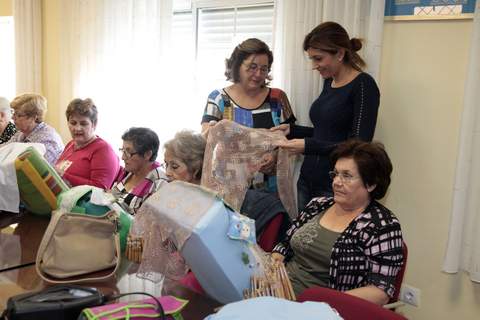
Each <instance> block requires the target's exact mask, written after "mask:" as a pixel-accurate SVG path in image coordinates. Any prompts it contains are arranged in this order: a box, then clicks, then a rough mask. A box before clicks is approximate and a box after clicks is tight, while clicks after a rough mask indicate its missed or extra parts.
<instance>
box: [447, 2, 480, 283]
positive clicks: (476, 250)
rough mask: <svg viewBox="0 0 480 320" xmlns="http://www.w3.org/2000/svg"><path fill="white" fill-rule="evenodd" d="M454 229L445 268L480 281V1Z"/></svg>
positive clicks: (452, 221) (467, 85)
mask: <svg viewBox="0 0 480 320" xmlns="http://www.w3.org/2000/svg"><path fill="white" fill-rule="evenodd" d="M467 70H468V71H467V78H466V82H465V98H464V107H463V114H462V123H461V132H460V141H459V150H458V158H457V170H456V178H455V185H454V190H453V205H452V215H451V218H450V232H449V236H448V244H447V250H446V255H445V261H444V264H443V270H444V271H445V272H448V273H456V272H458V271H460V270H464V271H467V272H468V273H469V275H470V279H471V280H472V281H475V282H480V197H479V195H480V110H479V108H478V103H479V101H480V2H479V1H477V4H476V10H475V16H474V20H473V36H472V42H471V49H470V61H469V67H468V69H467Z"/></svg>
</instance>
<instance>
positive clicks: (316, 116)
mask: <svg viewBox="0 0 480 320" xmlns="http://www.w3.org/2000/svg"><path fill="white" fill-rule="evenodd" d="M331 85H332V79H327V80H325V83H324V85H323V90H322V93H321V94H320V96H319V97H318V98H317V99H316V100H315V101H314V102H313V104H312V106H311V108H310V120H311V121H312V124H313V128H310V127H303V126H297V125H293V124H292V125H291V133H290V135H289V138H305V160H304V162H303V165H302V170H301V177H302V178H303V179H305V180H306V181H307V182H309V183H312V184H313V185H314V186H315V189H320V190H322V191H326V192H331V190H332V186H331V179H330V177H329V176H328V171H330V170H332V168H333V164H331V163H330V159H329V155H330V153H331V152H332V150H333V149H334V148H335V147H336V145H337V144H338V143H340V142H343V141H345V140H348V139H349V138H354V137H356V138H359V139H362V140H365V141H371V140H372V138H373V134H374V133H375V125H376V122H377V113H378V106H379V102H380V92H379V90H378V87H377V84H376V83H375V80H374V79H373V78H372V77H371V76H370V75H369V74H367V73H360V74H359V75H358V76H357V77H356V78H355V79H353V80H352V81H351V82H350V83H348V84H346V85H344V86H342V87H339V88H332V86H331Z"/></svg>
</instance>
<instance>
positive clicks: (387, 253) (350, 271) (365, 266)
mask: <svg viewBox="0 0 480 320" xmlns="http://www.w3.org/2000/svg"><path fill="white" fill-rule="evenodd" d="M333 204H334V201H333V198H331V197H321V198H314V199H312V201H310V203H309V204H308V205H307V206H306V207H305V210H304V211H303V212H302V213H301V214H300V215H299V217H298V218H297V219H295V220H294V221H293V223H292V226H291V227H290V229H289V230H288V231H287V233H286V237H285V239H284V240H283V241H282V242H281V243H279V244H278V245H277V246H276V247H275V248H274V249H273V252H278V253H280V254H282V255H284V256H286V258H287V261H288V260H289V258H291V257H292V254H293V252H292V249H291V247H290V239H291V238H292V236H293V234H294V233H295V232H296V231H297V230H298V229H299V228H300V227H301V226H303V225H304V224H305V223H306V222H308V221H309V220H311V219H312V218H313V217H315V216H317V215H318V214H322V213H323V212H325V210H327V209H328V208H330V207H331V206H332V205H333ZM402 246H403V239H402V231H401V228H400V223H399V221H398V219H397V218H396V217H395V215H394V214H393V213H392V212H391V211H390V210H388V209H387V208H385V207H384V206H382V205H381V204H380V203H378V202H377V201H372V202H371V203H370V204H369V205H368V207H367V208H366V209H365V210H364V211H363V212H362V213H361V214H360V215H359V216H358V217H356V218H355V219H354V220H353V221H352V222H351V223H350V224H349V225H348V227H347V228H346V229H345V230H344V231H343V232H342V234H341V235H340V236H339V237H338V239H337V241H336V242H335V244H334V245H333V248H332V252H331V256H330V271H329V274H330V281H329V287H331V288H333V289H336V290H340V291H346V290H351V289H355V288H359V287H364V286H367V285H373V286H375V287H377V288H379V289H381V290H383V291H385V293H386V294H387V295H388V296H389V297H392V296H393V294H394V292H395V286H394V284H395V277H396V275H397V273H398V272H399V270H400V269H401V267H402V265H403V251H402ZM287 263H288V262H287Z"/></svg>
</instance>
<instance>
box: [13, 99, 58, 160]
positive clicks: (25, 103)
mask: <svg viewBox="0 0 480 320" xmlns="http://www.w3.org/2000/svg"><path fill="white" fill-rule="evenodd" d="M10 105H11V107H12V109H13V121H14V122H15V126H16V127H17V130H18V131H17V133H16V134H15V135H14V136H13V137H12V139H11V140H10V142H37V143H42V144H44V145H45V149H46V152H45V155H44V157H45V159H47V161H48V162H49V163H50V164H54V163H55V161H57V159H58V157H59V156H60V154H61V153H62V151H63V142H62V139H61V138H60V135H59V134H58V133H57V131H56V130H55V129H54V128H52V127H50V126H49V125H48V124H46V123H45V122H44V119H45V114H46V112H47V99H45V97H43V96H41V95H39V94H36V93H25V94H22V95H19V96H18V97H16V98H15V99H13V101H12V102H11V104H10Z"/></svg>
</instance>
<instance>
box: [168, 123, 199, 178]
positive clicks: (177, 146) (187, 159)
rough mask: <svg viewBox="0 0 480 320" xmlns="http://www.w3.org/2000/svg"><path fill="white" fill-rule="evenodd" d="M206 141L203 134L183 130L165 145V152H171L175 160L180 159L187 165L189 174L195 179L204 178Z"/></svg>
mask: <svg viewBox="0 0 480 320" xmlns="http://www.w3.org/2000/svg"><path fill="white" fill-rule="evenodd" d="M206 144H207V143H206V141H205V139H204V138H203V136H202V135H201V134H197V133H194V132H193V131H190V130H182V131H180V132H177V133H176V134H175V137H174V138H173V139H171V140H169V141H167V142H166V143H165V145H164V146H163V147H164V149H165V151H168V152H170V153H171V154H172V155H173V156H174V157H175V158H179V159H180V160H181V161H182V162H183V163H185V164H186V165H187V169H188V172H190V173H191V174H192V176H193V177H194V178H195V179H200V178H201V177H202V166H203V156H204V154H205V146H206Z"/></svg>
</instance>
